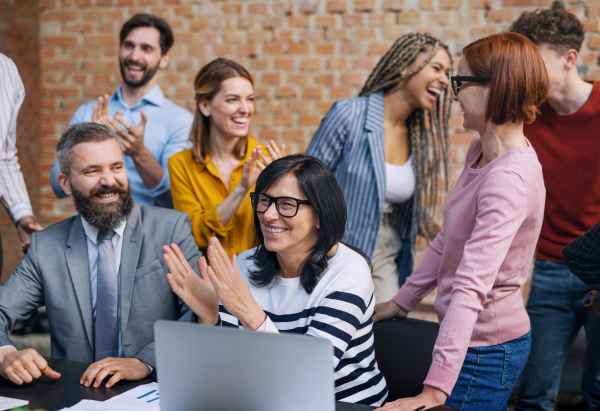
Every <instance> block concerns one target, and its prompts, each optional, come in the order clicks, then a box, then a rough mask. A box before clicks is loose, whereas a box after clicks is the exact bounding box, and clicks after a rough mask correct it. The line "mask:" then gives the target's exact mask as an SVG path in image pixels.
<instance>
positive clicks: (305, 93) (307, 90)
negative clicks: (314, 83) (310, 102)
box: [302, 87, 323, 99]
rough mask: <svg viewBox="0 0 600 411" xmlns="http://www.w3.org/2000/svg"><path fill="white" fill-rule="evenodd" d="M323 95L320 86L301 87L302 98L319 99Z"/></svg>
mask: <svg viewBox="0 0 600 411" xmlns="http://www.w3.org/2000/svg"><path fill="white" fill-rule="evenodd" d="M322 97H323V89H322V88H313V87H304V88H303V89H302V98H316V99H321V98H322Z"/></svg>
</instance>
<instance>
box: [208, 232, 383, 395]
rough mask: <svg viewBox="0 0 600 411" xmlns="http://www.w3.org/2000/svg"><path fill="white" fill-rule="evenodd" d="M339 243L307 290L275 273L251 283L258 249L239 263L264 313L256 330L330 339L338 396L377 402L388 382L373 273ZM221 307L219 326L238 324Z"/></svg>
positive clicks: (294, 280)
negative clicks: (263, 282) (377, 340)
mask: <svg viewBox="0 0 600 411" xmlns="http://www.w3.org/2000/svg"><path fill="white" fill-rule="evenodd" d="M338 245H339V247H338V250H337V251H336V253H335V254H334V256H333V257H331V258H330V259H329V261H328V264H327V268H326V269H325V272H324V273H323V275H322V277H321V279H320V280H319V282H318V283H317V285H316V287H315V289H314V290H313V292H312V293H311V294H308V293H307V292H306V291H305V290H304V288H302V285H301V284H300V277H296V278H281V277H277V278H276V281H275V282H274V284H271V285H269V286H266V287H256V286H253V285H252V283H251V282H250V281H248V275H249V271H252V270H256V265H255V264H254V261H252V260H249V259H248V258H249V257H251V256H252V255H253V254H254V251H255V250H256V249H251V250H248V251H245V252H243V253H242V254H240V256H239V257H238V259H237V264H238V267H239V269H240V273H241V274H242V276H243V277H244V278H245V279H246V281H248V284H249V285H250V291H251V292H252V296H253V297H254V299H255V300H256V302H257V303H258V305H259V306H260V307H261V308H262V309H263V310H264V311H265V313H266V314H267V321H265V323H263V325H261V326H260V327H259V329H258V330H257V331H262V332H271V333H279V332H280V331H281V332H291V333H296V334H304V335H310V336H313V337H318V338H326V339H328V340H329V341H331V343H332V344H333V346H334V355H333V367H334V370H335V372H334V378H335V393H336V400H337V401H345V402H351V403H361V404H368V405H374V406H379V405H382V404H383V403H384V401H385V399H386V397H387V386H386V383H385V379H384V378H383V375H382V374H381V372H380V371H379V368H378V367H377V362H376V361H375V354H374V346H373V344H374V341H373V320H372V316H373V308H374V306H375V299H374V298H373V281H372V280H371V271H370V270H369V266H368V264H367V262H366V261H365V259H364V258H363V257H362V256H361V255H360V254H358V253H357V252H355V251H353V250H351V249H350V248H348V247H346V246H345V245H343V244H341V243H340V244H338ZM219 311H220V316H221V320H222V324H223V326H234V327H240V324H239V321H238V320H237V318H235V317H233V316H232V315H230V314H229V313H227V311H226V310H225V308H224V307H223V306H220V307H219ZM290 355H293V353H290Z"/></svg>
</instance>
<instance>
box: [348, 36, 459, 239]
mask: <svg viewBox="0 0 600 411" xmlns="http://www.w3.org/2000/svg"><path fill="white" fill-rule="evenodd" d="M428 46H430V47H428ZM440 48H443V49H444V50H446V52H447V53H448V57H449V58H450V67H452V55H451V54H450V51H449V50H448V46H446V45H445V44H444V43H442V42H441V41H440V40H438V39H436V38H435V37H432V36H430V35H429V34H424V33H410V34H406V35H404V36H402V37H400V38H399V39H398V40H396V41H395V42H394V44H393V45H392V47H391V48H390V49H389V50H388V52H387V53H386V54H385V55H384V56H383V57H382V58H381V59H380V60H379V62H378V63H377V65H376V66H375V68H374V69H373V71H372V72H371V75H370V76H369V78H368V79H367V82H366V83H365V85H364V87H363V89H362V90H361V92H360V94H359V95H360V96H368V95H369V94H373V93H376V92H378V91H383V92H386V91H389V90H391V89H392V88H394V87H395V86H397V85H398V83H399V82H401V81H402V80H404V79H407V78H409V77H411V76H413V75H414V74H416V73H418V72H419V71H420V70H421V69H422V68H423V67H425V66H426V65H427V64H428V63H429V62H430V61H431V59H432V58H433V57H434V56H435V55H436V53H437V52H438V50H440ZM419 53H428V55H427V57H426V58H425V60H423V62H422V63H421V64H419V66H418V67H415V68H414V69H412V70H410V71H407V72H405V73H402V71H403V70H404V69H405V68H407V67H408V66H410V65H411V64H412V63H413V62H414V61H415V59H416V58H417V56H418V55H419ZM451 97H452V96H451V93H450V92H449V87H446V90H445V92H444V94H443V96H442V97H441V98H439V99H438V100H437V101H436V103H435V104H434V106H433V107H432V109H431V110H423V109H415V110H413V112H412V114H411V115H410V116H409V117H408V120H407V121H406V125H407V127H408V133H409V137H410V145H411V151H412V156H413V164H414V169H415V195H414V206H413V219H412V221H413V226H414V225H415V224H417V226H418V229H419V234H421V235H423V236H424V237H425V238H426V239H427V240H431V239H432V238H433V235H434V233H433V230H432V227H431V224H429V223H430V222H432V220H433V218H434V216H435V211H436V207H437V189H438V177H439V176H440V174H441V171H442V170H441V167H442V166H443V171H444V180H445V189H446V198H447V196H448V194H449V192H450V136H449V132H448V129H449V122H450V102H451Z"/></svg>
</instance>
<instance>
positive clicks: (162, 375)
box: [154, 321, 335, 411]
mask: <svg viewBox="0 0 600 411" xmlns="http://www.w3.org/2000/svg"><path fill="white" fill-rule="evenodd" d="M154 336H155V339H156V361H157V377H158V386H159V392H160V408H161V410H168V411H173V410H177V411H188V410H189V411H192V410H194V411H196V410H209V411H221V410H223V411H245V410H248V411H250V410H252V411H270V410H272V411H282V410H285V411H296V410H297V411H306V410H323V411H334V410H335V396H334V383H333V362H332V355H333V346H332V344H331V343H330V342H329V341H327V340H325V339H321V338H314V337H307V336H303V335H291V334H267V333H260V332H253V331H247V330H239V329H235V328H227V327H225V328H220V327H211V326H204V325H199V324H184V323H179V322H174V321H157V322H156V324H155V325H154Z"/></svg>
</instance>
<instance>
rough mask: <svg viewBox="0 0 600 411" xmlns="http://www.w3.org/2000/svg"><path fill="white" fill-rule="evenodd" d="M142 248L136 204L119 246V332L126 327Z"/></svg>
mask: <svg viewBox="0 0 600 411" xmlns="http://www.w3.org/2000/svg"><path fill="white" fill-rule="evenodd" d="M141 248H142V215H141V212H140V207H139V205H138V204H136V205H135V206H134V207H133V210H132V211H131V215H130V216H129V218H128V219H127V224H126V225H125V231H124V232H123V243H122V246H121V265H120V269H119V278H120V282H121V292H120V294H121V295H120V301H119V303H120V305H121V333H122V334H123V333H125V330H126V329H127V319H128V318H129V311H130V309H131V299H132V298H133V284H134V282H135V271H136V268H137V262H138V258H139V256H140V250H141Z"/></svg>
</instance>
